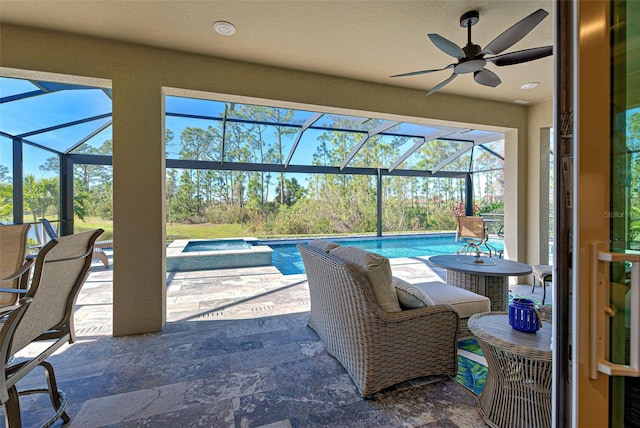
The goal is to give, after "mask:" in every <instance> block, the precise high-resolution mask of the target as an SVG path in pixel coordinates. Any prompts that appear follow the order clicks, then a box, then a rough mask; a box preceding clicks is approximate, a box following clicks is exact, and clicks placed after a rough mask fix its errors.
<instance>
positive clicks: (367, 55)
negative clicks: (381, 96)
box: [0, 0, 553, 104]
mask: <svg viewBox="0 0 640 428" xmlns="http://www.w3.org/2000/svg"><path fill="white" fill-rule="evenodd" d="M552 6H553V5H552V1H551V0H545V1H537V0H536V1H528V0H508V1H502V0H455V1H451V0H449V1H436V0H423V1H408V0H395V1H392V0H387V1H355V0H343V1H336V0H334V1H300V0H298V1H292V0H289V1H227V0H215V1H139V0H138V1H105V0H101V1H66V0H58V1H14V0H12V1H9V0H0V22H2V23H11V24H19V25H28V26H35V27H42V28H47V29H53V30H61V31H68V32H73V33H81V34H87V35H93V36H99V37H106V38H110V39H118V40H125V41H129V42H135V43H143V44H147V45H153V46H158V47H164V48H170V49H176V50H181V51H188V52H194V53H199V54H205V55H210V56H216V57H223V58H230V59H235V60H240V61H248V62H253V63H259V64H267V65H273V66H278V67H284V68H290V69H296V70H305V71H311V72H317V73H323V74H329V75H334V76H341V77H347V78H352V79H357V80H364V81H369V82H376V83H382V84H387V85H397V86H403V87H408V88H416V89H420V90H424V91H425V92H426V91H427V90H429V89H430V88H431V87H433V86H435V85H436V84H438V83H439V82H441V81H443V80H445V79H446V78H448V77H449V75H450V71H449V70H447V71H439V72H436V73H431V74H426V75H421V76H414V77H402V78H390V77H389V76H390V75H393V74H399V73H405V72H409V71H415V70H424V69H431V68H441V67H444V66H446V65H448V64H451V63H453V62H455V61H454V59H453V58H452V57H449V56H448V55H446V54H445V53H443V52H442V51H440V50H439V49H437V48H436V47H435V46H433V44H432V43H431V42H430V41H429V39H428V38H427V33H438V34H440V35H441V36H443V37H445V38H447V39H449V40H451V41H453V42H455V43H456V44H458V45H460V46H464V45H465V44H466V41H467V40H466V39H467V34H466V29H465V28H462V27H460V25H459V19H460V16H461V15H462V14H463V13H464V12H467V11H469V10H478V11H479V12H480V21H479V22H478V24H476V25H475V26H474V27H473V28H472V40H473V42H474V43H476V44H479V45H480V46H482V47H484V46H486V45H487V44H488V43H489V42H490V41H491V40H493V39H494V38H495V37H496V36H498V35H499V34H500V33H502V32H503V31H504V30H506V29H507V28H509V27H510V26H511V25H513V24H514V23H516V22H517V21H519V20H521V19H522V18H524V17H525V16H527V15H529V14H530V13H532V12H534V11H535V10H536V9H539V8H543V9H545V10H546V11H547V12H549V13H550V15H549V16H548V17H547V18H546V19H545V20H544V21H543V22H542V23H541V24H540V25H538V26H537V27H536V28H535V29H534V30H533V31H532V32H531V33H530V34H529V35H527V36H526V37H525V38H524V39H523V40H521V41H520V42H518V43H517V44H515V45H514V46H513V47H512V48H510V49H508V50H506V51H505V53H506V52H512V51H516V50H521V49H527V48H532V47H537V46H543V45H549V44H552V40H553V16H552V15H553V8H552ZM218 20H225V21H230V22H232V23H233V24H235V26H236V27H237V33H236V34H235V35H233V36H226V37H225V36H221V35H219V34H217V33H216V32H215V31H214V30H213V26H212V24H213V23H214V22H215V21H218ZM0 58H1V57H0ZM487 68H488V69H490V70H492V71H494V72H495V73H496V74H498V76H499V77H500V78H501V79H502V84H501V85H500V86H498V87H497V88H489V87H485V86H482V85H479V84H477V83H475V82H474V81H473V76H472V75H461V76H458V77H457V78H456V79H455V80H454V81H453V82H452V83H450V84H449V85H447V86H446V87H444V88H443V89H442V90H441V92H443V93H450V94H459V95H466V96H472V97H478V98H484V99H492V100H499V101H505V102H513V101H514V100H516V99H521V100H526V101H529V102H531V103H532V104H533V103H538V102H541V101H546V100H549V99H551V98H552V97H553V57H547V58H544V59H540V60H537V61H533V62H528V63H524V64H518V65H512V66H505V67H497V66H495V65H493V64H489V65H487ZM528 82H540V85H539V86H538V87H537V88H536V89H533V90H528V91H525V90H522V89H520V86H521V85H522V84H524V83H528Z"/></svg>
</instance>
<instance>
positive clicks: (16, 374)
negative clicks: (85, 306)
mask: <svg viewBox="0 0 640 428" xmlns="http://www.w3.org/2000/svg"><path fill="white" fill-rule="evenodd" d="M101 233H102V229H98V230H95V231H89V232H84V233H78V234H75V235H70V236H63V237H61V238H57V239H52V240H51V241H49V242H48V243H47V244H45V246H44V247H42V249H41V250H40V251H39V252H38V255H37V257H36V260H35V268H34V273H33V278H32V280H31V285H30V287H29V288H28V291H27V293H26V296H24V297H23V298H21V299H20V301H19V303H18V304H17V305H16V306H15V307H14V308H13V310H12V311H11V312H9V313H7V314H6V320H5V321H4V322H3V323H2V324H1V327H0V361H2V363H1V364H0V372H1V373H0V402H1V403H2V405H3V406H4V410H5V422H6V424H5V425H6V426H7V427H8V428H17V427H20V426H22V419H21V416H20V400H19V397H20V396H21V395H28V394H36V393H43V394H45V393H46V394H48V395H49V398H50V400H51V403H52V405H53V407H54V409H55V413H54V415H53V416H52V417H51V418H50V419H49V421H47V422H46V423H45V424H44V425H43V426H51V424H52V423H53V421H55V420H57V419H59V418H62V420H63V421H64V422H65V423H66V422H69V420H70V418H69V416H68V415H67V413H66V410H65V409H66V406H67V398H66V396H65V394H64V393H63V392H62V391H58V387H57V383H56V378H55V373H54V370H53V366H52V365H51V363H49V362H48V361H46V360H47V358H48V357H50V356H51V355H52V354H53V353H54V352H55V351H56V350H58V349H59V348H61V347H62V346H63V345H64V344H65V343H67V342H68V343H73V342H74V341H75V332H74V327H73V312H74V305H75V301H76V298H77V296H78V293H79V292H80V289H81V288H82V285H83V284H84V282H85V280H86V278H87V274H88V272H89V268H90V267H91V256H92V253H93V244H94V242H95V240H96V238H97V237H98V236H99V235H100V234H101ZM36 342H37V345H34V346H33V347H30V345H32V344H34V343H36ZM44 346H46V348H45V349H44V350H43V347H44ZM27 347H29V348H28V349H29V351H27V352H23V353H21V354H20V355H19V358H12V356H14V355H15V354H16V353H18V352H20V351H22V350H23V349H25V348H27ZM38 366H41V367H42V368H43V369H44V371H45V376H46V382H47V388H46V389H30V390H22V391H18V389H17V387H16V384H17V383H18V382H19V381H20V380H21V379H22V378H24V377H25V376H27V375H28V374H29V373H30V372H31V371H32V370H33V369H34V368H36V367H38Z"/></svg>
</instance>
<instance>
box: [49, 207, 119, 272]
mask: <svg viewBox="0 0 640 428" xmlns="http://www.w3.org/2000/svg"><path fill="white" fill-rule="evenodd" d="M40 222H42V227H43V228H44V230H45V232H47V235H49V238H50V239H56V238H57V237H58V232H56V230H55V229H54V227H53V225H52V224H51V222H50V221H49V220H47V219H46V218H41V219H40ZM103 248H113V241H111V240H109V241H98V242H96V243H95V245H94V247H93V258H94V259H98V260H100V261H101V262H102V264H103V265H104V267H105V268H106V269H109V257H107V254H106V253H105V252H104V250H103Z"/></svg>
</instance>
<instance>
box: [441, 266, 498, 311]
mask: <svg viewBox="0 0 640 428" xmlns="http://www.w3.org/2000/svg"><path fill="white" fill-rule="evenodd" d="M447 283H448V284H449V285H453V286H456V287H459V288H464V289H465V290H469V291H473V292H474V293H476V294H480V295H482V296H487V297H488V298H489V300H491V310H492V311H508V310H509V278H508V277H506V276H486V275H475V274H471V273H464V272H457V271H454V270H450V269H447Z"/></svg>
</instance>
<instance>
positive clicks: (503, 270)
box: [429, 254, 532, 311]
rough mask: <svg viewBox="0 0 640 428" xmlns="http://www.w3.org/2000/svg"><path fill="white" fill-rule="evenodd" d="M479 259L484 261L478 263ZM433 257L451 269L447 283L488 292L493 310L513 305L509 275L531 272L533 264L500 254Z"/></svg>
mask: <svg viewBox="0 0 640 428" xmlns="http://www.w3.org/2000/svg"><path fill="white" fill-rule="evenodd" d="M477 260H480V261H482V263H477ZM429 261H430V262H431V263H433V264H434V265H436V266H440V267H443V268H445V269H446V270H447V283H448V284H449V285H454V286H456V287H460V288H464V289H465V290H469V291H473V292H474V293H477V294H481V295H483V296H487V297H488V298H489V300H490V301H491V310H492V311H506V310H507V309H508V305H509V277H510V276H522V275H529V274H530V273H531V272H532V269H531V266H529V265H527V264H525V263H520V262H515V261H513V260H505V259H501V258H498V257H484V256H483V257H476V256H471V255H462V254H459V255H458V254H452V255H444V256H431V257H430V258H429Z"/></svg>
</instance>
